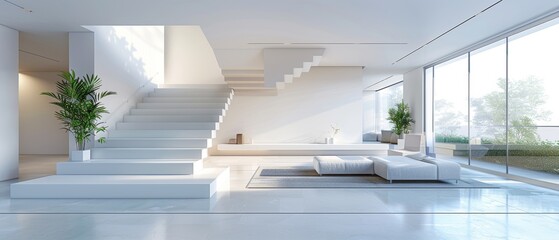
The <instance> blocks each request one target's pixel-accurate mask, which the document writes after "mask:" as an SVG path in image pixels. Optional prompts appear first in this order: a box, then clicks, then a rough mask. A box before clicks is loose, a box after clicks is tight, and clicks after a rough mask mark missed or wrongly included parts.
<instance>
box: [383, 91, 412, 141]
mask: <svg viewBox="0 0 559 240" xmlns="http://www.w3.org/2000/svg"><path fill="white" fill-rule="evenodd" d="M386 120H388V121H389V122H390V123H392V124H393V125H394V127H393V128H392V131H393V132H394V134H396V135H398V137H399V138H402V136H403V134H404V133H409V132H410V128H411V125H412V124H413V123H415V121H414V120H413V118H412V117H411V112H410V107H409V106H408V105H407V104H405V103H404V100H402V102H401V103H398V104H396V106H395V107H394V108H390V109H389V110H388V118H386Z"/></svg>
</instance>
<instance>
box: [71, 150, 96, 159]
mask: <svg viewBox="0 0 559 240" xmlns="http://www.w3.org/2000/svg"><path fill="white" fill-rule="evenodd" d="M89 159H91V150H75V151H72V153H71V155H70V161H72V162H84V161H89Z"/></svg>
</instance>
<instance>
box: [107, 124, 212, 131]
mask: <svg viewBox="0 0 559 240" xmlns="http://www.w3.org/2000/svg"><path fill="white" fill-rule="evenodd" d="M116 129H117V130H217V129H219V123H215V122H187V123H181V122H118V123H116Z"/></svg>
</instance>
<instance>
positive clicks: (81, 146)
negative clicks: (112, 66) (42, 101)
mask: <svg viewBox="0 0 559 240" xmlns="http://www.w3.org/2000/svg"><path fill="white" fill-rule="evenodd" d="M59 76H60V77H61V78H62V80H60V81H59V82H57V83H56V88H57V91H56V92H43V93H41V95H46V96H49V97H51V98H53V99H54V100H55V101H53V102H51V104H53V105H56V106H58V107H60V110H59V111H56V112H55V113H54V115H55V116H56V118H57V119H58V120H60V121H61V122H62V125H63V127H62V129H64V130H66V131H67V132H71V133H72V134H73V135H74V139H75V140H76V149H77V150H76V151H72V153H71V155H70V160H71V161H85V160H89V159H90V150H86V149H85V147H86V142H89V141H90V138H91V137H92V136H94V134H96V133H100V132H104V131H105V130H106V129H107V127H106V126H103V122H100V120H101V115H102V114H104V113H108V111H107V109H106V108H105V106H103V104H102V103H101V99H103V98H105V97H107V96H110V95H115V94H116V92H111V91H102V92H99V89H100V88H101V79H100V78H99V77H98V76H96V75H94V74H92V75H85V76H83V77H76V73H75V72H74V71H73V70H72V71H70V72H62V73H61V74H60V75H59ZM98 141H99V142H104V141H105V138H100V139H99V140H98Z"/></svg>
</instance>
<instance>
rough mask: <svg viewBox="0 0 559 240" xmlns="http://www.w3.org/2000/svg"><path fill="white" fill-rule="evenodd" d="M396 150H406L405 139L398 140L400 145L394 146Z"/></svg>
mask: <svg viewBox="0 0 559 240" xmlns="http://www.w3.org/2000/svg"><path fill="white" fill-rule="evenodd" d="M394 149H404V139H398V145H396V146H394Z"/></svg>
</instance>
